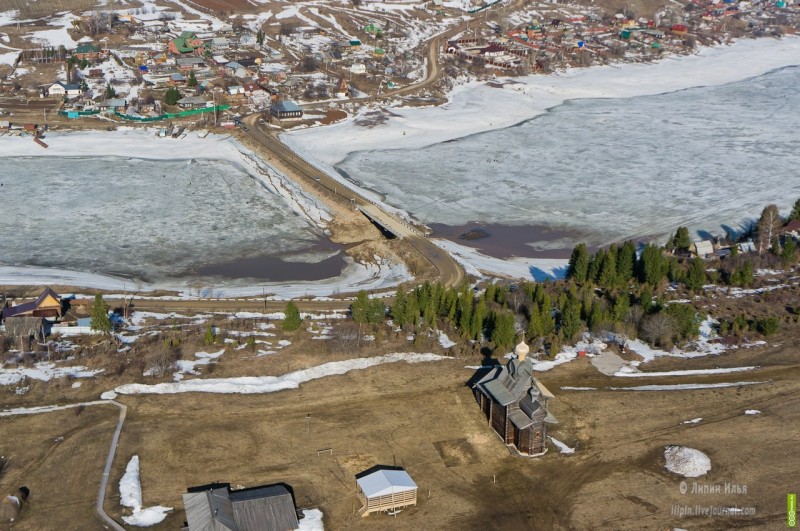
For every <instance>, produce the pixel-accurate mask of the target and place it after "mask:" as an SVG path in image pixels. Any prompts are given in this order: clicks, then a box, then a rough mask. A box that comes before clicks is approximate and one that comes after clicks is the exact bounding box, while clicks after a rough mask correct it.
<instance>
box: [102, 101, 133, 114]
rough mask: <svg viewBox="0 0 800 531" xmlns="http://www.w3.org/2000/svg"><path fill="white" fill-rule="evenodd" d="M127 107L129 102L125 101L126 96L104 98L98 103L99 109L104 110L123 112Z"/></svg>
mask: <svg viewBox="0 0 800 531" xmlns="http://www.w3.org/2000/svg"><path fill="white" fill-rule="evenodd" d="M126 107H127V103H125V98H111V99H108V100H103V101H100V102H98V103H97V109H98V110H99V111H102V112H109V113H112V114H113V113H114V112H123V111H125V108H126Z"/></svg>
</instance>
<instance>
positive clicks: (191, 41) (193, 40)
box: [167, 31, 203, 55]
mask: <svg viewBox="0 0 800 531" xmlns="http://www.w3.org/2000/svg"><path fill="white" fill-rule="evenodd" d="M202 48H203V41H201V40H200V39H198V38H197V35H195V34H194V33H193V32H191V31H184V32H182V33H181V34H180V36H178V37H175V38H174V39H172V40H170V41H169V44H168V45H167V50H168V51H169V53H171V54H172V55H183V54H189V53H195V52H196V50H199V49H202Z"/></svg>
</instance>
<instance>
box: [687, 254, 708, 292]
mask: <svg viewBox="0 0 800 531" xmlns="http://www.w3.org/2000/svg"><path fill="white" fill-rule="evenodd" d="M705 283H706V262H705V260H703V259H702V258H700V257H699V256H696V257H695V258H694V259H692V263H691V265H690V266H689V273H688V274H687V275H686V288H687V289H689V290H690V291H699V290H700V289H702V288H703V286H704V285H705Z"/></svg>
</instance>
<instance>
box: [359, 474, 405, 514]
mask: <svg viewBox="0 0 800 531" xmlns="http://www.w3.org/2000/svg"><path fill="white" fill-rule="evenodd" d="M371 470H373V469H371ZM359 476H360V477H359ZM359 476H356V483H357V484H358V498H359V499H360V500H361V503H363V504H364V506H363V507H361V509H360V510H359V512H360V513H361V516H367V515H368V514H370V513H377V512H388V511H397V510H398V509H402V508H403V507H408V506H410V505H416V504H417V484H416V483H414V480H413V479H411V476H409V475H408V473H407V472H406V471H405V470H402V469H400V470H397V469H390V468H379V469H378V470H374V471H372V472H370V471H369V470H368V471H366V472H365V473H363V474H361V475H359Z"/></svg>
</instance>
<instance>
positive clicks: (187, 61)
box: [175, 57, 206, 72]
mask: <svg viewBox="0 0 800 531" xmlns="http://www.w3.org/2000/svg"><path fill="white" fill-rule="evenodd" d="M175 62H176V63H177V65H178V69H179V70H181V71H184V72H187V71H189V70H194V69H196V68H203V67H204V66H206V62H205V60H204V59H203V58H202V57H178V58H177V59H176V60H175Z"/></svg>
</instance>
